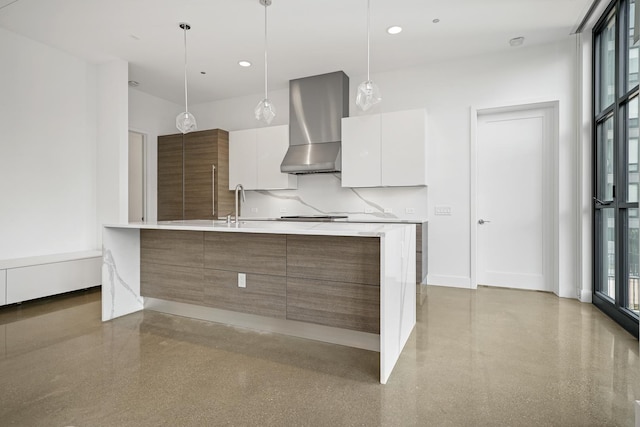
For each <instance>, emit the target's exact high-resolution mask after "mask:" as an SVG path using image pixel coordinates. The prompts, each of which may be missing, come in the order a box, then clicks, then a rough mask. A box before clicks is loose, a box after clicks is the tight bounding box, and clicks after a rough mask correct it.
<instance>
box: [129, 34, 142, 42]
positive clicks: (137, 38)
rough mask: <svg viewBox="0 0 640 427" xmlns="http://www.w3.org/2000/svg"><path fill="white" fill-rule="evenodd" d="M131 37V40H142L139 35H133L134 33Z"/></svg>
mask: <svg viewBox="0 0 640 427" xmlns="http://www.w3.org/2000/svg"><path fill="white" fill-rule="evenodd" d="M129 37H131V38H132V39H134V40H140V36H139V35H137V34H133V33H132V34H129Z"/></svg>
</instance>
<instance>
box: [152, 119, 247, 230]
mask: <svg viewBox="0 0 640 427" xmlns="http://www.w3.org/2000/svg"><path fill="white" fill-rule="evenodd" d="M233 205H234V194H233V192H232V191H229V133H228V132H227V131H225V130H222V129H212V130H203V131H198V132H191V133H188V134H186V135H182V134H175V135H162V136H159V137H158V221H170V220H180V219H216V218H223V217H226V216H227V215H228V214H230V213H231V212H233V209H234V207H233Z"/></svg>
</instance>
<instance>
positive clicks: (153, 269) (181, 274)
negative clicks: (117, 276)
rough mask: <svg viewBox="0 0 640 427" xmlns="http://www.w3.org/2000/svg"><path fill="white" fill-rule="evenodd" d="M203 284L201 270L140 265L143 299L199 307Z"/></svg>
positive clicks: (202, 297)
mask: <svg viewBox="0 0 640 427" xmlns="http://www.w3.org/2000/svg"><path fill="white" fill-rule="evenodd" d="M203 283H204V282H203V274H202V268H192V267H181V266H175V265H162V264H153V263H148V262H143V263H141V264H140V295H142V296H145V297H151V298H159V299H164V300H169V301H179V302H186V303H191V304H199V305H201V304H202V301H203V299H204V289H203Z"/></svg>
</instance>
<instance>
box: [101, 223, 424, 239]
mask: <svg viewBox="0 0 640 427" xmlns="http://www.w3.org/2000/svg"><path fill="white" fill-rule="evenodd" d="M411 224H413V223H409V222H407V223H402V224H399V223H388V222H384V223H379V222H376V223H369V222H367V223H364V222H342V221H341V222H338V221H335V222H306V221H303V222H298V221H293V222H290V221H280V220H255V219H254V220H251V219H240V222H239V223H238V224H235V223H231V224H229V223H227V221H226V220H201V219H192V220H174V221H157V222H132V223H129V224H112V225H109V224H108V225H105V227H107V228H137V229H148V230H192V231H219V232H230V233H268V234H305V235H319V236H358V237H380V236H384V235H385V234H386V233H387V232H390V231H396V230H398V229H399V228H401V227H405V226H406V225H411Z"/></svg>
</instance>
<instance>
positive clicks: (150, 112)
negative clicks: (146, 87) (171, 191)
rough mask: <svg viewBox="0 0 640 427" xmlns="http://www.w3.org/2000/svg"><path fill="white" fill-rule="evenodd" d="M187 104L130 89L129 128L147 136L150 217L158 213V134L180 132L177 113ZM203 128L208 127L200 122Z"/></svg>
mask: <svg viewBox="0 0 640 427" xmlns="http://www.w3.org/2000/svg"><path fill="white" fill-rule="evenodd" d="M182 111H184V106H181V105H178V104H174V103H172V102H169V101H165V100H164V99H160V98H157V97H155V96H152V95H148V94H146V93H144V92H140V91H139V90H136V89H131V88H129V129H130V130H132V131H135V132H139V133H142V134H144V135H145V139H146V170H147V176H146V177H147V181H146V183H147V185H146V189H147V199H146V203H147V220H149V221H155V220H156V219H157V218H158V216H157V214H158V209H157V206H158V205H157V200H158V198H157V194H158V135H169V134H174V133H178V130H177V129H176V124H175V123H176V116H177V115H178V113H180V112H182ZM196 120H197V121H198V126H199V128H200V129H207V128H205V127H202V125H201V124H200V118H199V117H196Z"/></svg>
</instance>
